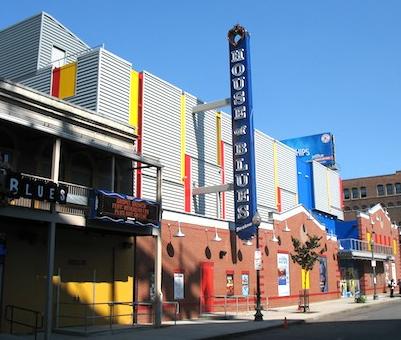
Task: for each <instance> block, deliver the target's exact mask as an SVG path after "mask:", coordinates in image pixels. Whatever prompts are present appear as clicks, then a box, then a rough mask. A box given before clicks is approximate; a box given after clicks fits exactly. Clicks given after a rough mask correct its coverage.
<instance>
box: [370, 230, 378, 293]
mask: <svg viewBox="0 0 401 340" xmlns="http://www.w3.org/2000/svg"><path fill="white" fill-rule="evenodd" d="M374 235H375V232H374V231H373V232H372V238H371V239H370V250H371V251H372V272H373V300H377V294H376V261H375V253H374V247H375V241H374Z"/></svg>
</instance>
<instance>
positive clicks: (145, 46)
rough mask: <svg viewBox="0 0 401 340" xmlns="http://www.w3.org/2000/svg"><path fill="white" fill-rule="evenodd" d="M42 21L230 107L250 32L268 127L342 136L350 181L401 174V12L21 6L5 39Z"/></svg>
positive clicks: (256, 6) (74, 2)
mask: <svg viewBox="0 0 401 340" xmlns="http://www.w3.org/2000/svg"><path fill="white" fill-rule="evenodd" d="M40 11H45V12H48V13H49V14H51V15H52V16H54V17H55V18H56V19H57V20H59V21H60V22H61V23H63V24H64V25H65V26H67V27H68V28H69V29H70V30H72V31H73V32H74V33H76V34H77V35H78V36H79V37H80V38H81V39H82V40H84V41H85V42H86V43H88V44H89V45H91V46H96V45H99V44H101V43H104V44H105V46H106V48H107V49H108V50H110V51H112V52H114V53H116V54H117V55H120V56H121V57H123V58H125V59H127V60H129V61H131V62H132V63H133V65H134V68H136V69H137V70H139V71H140V70H147V71H149V72H151V73H153V74H155V75H157V76H159V77H161V78H163V79H165V80H167V81H169V82H171V83H173V84H174V85H176V86H178V87H180V88H182V89H184V90H185V91H187V92H189V93H191V94H193V95H196V96H197V97H199V98H201V99H203V100H205V101H213V100H217V99H223V98H226V97H228V96H229V71H228V46H227V40H226V34H227V31H228V30H229V29H230V28H231V27H232V26H233V25H234V24H236V23H240V24H241V25H243V26H245V27H246V28H247V29H248V31H249V32H250V33H251V47H252V51H251V53H252V55H251V58H252V78H253V104H254V105H253V106H254V112H255V113H254V119H255V126H256V128H258V129H260V130H262V131H263V132H265V133H266V134H268V135H270V136H272V137H274V138H276V139H286V138H292V137H299V136H304V135H310V134H315V133H320V132H326V131H330V132H332V133H333V134H334V135H335V138H336V152H337V162H338V164H339V165H340V167H341V174H342V177H343V178H352V177H363V176H371V175H379V174H386V173H392V172H395V171H396V170H401V134H400V132H399V130H400V128H401V19H400V18H401V1H390V0H386V1H380V0H377V1H370V0H358V1H357V0H337V1H334V0H333V1H329V0H327V1H322V0H316V1H299V0H293V1H285V0H280V1H279V0H276V1H267V0H247V1H226V0H201V1H190V0H187V1H178V0H169V1H163V0H160V1H154V0H141V1H138V0H136V1H128V0H126V1H121V0H113V1H101V0H96V1H95V0H68V1H61V0H59V1H57V0H52V1H50V0H49V1H44V0H43V1H42V0H35V1H33V0H25V1H22V0H14V1H2V4H1V12H0V28H5V27H7V26H9V25H11V24H13V23H15V22H17V21H20V20H22V19H24V18H26V17H28V16H32V15H34V14H37V13H39V12H40ZM227 110H228V109H227Z"/></svg>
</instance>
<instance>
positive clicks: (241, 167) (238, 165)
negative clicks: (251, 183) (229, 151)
mask: <svg viewBox="0 0 401 340" xmlns="http://www.w3.org/2000/svg"><path fill="white" fill-rule="evenodd" d="M246 170H248V164H247V163H245V159H244V158H237V159H236V160H235V171H246Z"/></svg>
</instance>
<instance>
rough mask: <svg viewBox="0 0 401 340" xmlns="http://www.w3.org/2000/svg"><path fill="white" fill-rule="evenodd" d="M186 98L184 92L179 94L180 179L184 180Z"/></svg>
mask: <svg viewBox="0 0 401 340" xmlns="http://www.w3.org/2000/svg"><path fill="white" fill-rule="evenodd" d="M185 110H186V100H185V94H184V93H182V94H181V116H180V118H181V179H182V180H183V181H184V177H185V152H186V133H187V131H186V123H185V119H186V115H185Z"/></svg>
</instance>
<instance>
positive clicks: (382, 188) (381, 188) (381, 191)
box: [377, 184, 384, 196]
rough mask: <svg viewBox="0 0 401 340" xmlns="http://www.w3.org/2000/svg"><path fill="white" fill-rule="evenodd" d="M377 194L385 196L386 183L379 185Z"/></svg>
mask: <svg viewBox="0 0 401 340" xmlns="http://www.w3.org/2000/svg"><path fill="white" fill-rule="evenodd" d="M377 195H378V196H384V185H383V184H378V185H377Z"/></svg>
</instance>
